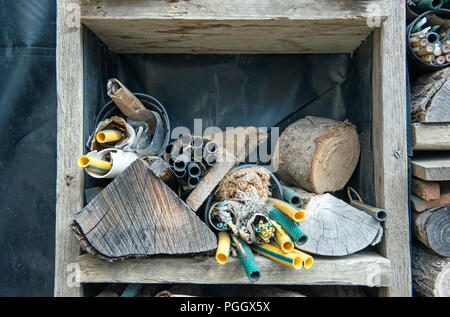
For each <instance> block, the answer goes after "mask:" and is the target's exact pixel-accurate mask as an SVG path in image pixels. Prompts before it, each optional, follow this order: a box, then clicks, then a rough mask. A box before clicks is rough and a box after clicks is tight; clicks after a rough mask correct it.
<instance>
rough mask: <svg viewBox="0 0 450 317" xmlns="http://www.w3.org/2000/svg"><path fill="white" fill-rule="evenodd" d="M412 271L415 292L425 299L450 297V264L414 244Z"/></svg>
mask: <svg viewBox="0 0 450 317" xmlns="http://www.w3.org/2000/svg"><path fill="white" fill-rule="evenodd" d="M411 255H412V256H411V262H412V266H411V271H412V281H413V289H414V292H415V293H416V294H418V295H421V296H425V297H450V283H449V281H450V262H449V258H442V257H440V256H438V255H436V254H434V253H433V252H432V251H430V250H429V249H427V248H426V247H424V246H423V245H421V244H420V243H417V244H413V246H412V252H411Z"/></svg>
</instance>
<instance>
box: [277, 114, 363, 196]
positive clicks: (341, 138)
mask: <svg viewBox="0 0 450 317" xmlns="http://www.w3.org/2000/svg"><path fill="white" fill-rule="evenodd" d="M278 147H279V162H278V163H279V164H278V171H277V176H278V177H279V178H280V179H282V180H284V181H285V182H287V183H289V184H291V185H293V186H296V187H301V188H304V189H306V190H308V191H310V192H314V193H317V194H322V193H325V192H334V191H337V190H340V189H342V188H344V186H345V184H347V182H348V180H349V179H350V177H351V175H352V174H353V171H354V170H355V167H356V164H357V163H358V158H359V153H360V144H359V139H358V133H357V132H356V127H355V126H354V125H352V124H351V123H349V122H348V121H345V122H339V121H335V120H332V119H327V118H320V117H306V118H303V119H300V120H298V121H296V122H295V123H293V124H291V125H290V126H288V127H287V128H286V130H285V131H284V132H283V133H282V134H281V136H280V139H279V142H278ZM275 164H276V163H275Z"/></svg>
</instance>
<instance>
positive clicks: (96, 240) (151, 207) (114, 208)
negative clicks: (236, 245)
mask: <svg viewBox="0 0 450 317" xmlns="http://www.w3.org/2000/svg"><path fill="white" fill-rule="evenodd" d="M75 222H76V226H75V227H74V231H75V232H76V234H77V237H80V233H81V237H82V238H83V239H86V240H87V241H83V242H84V243H86V244H87V246H88V247H85V250H86V251H87V252H89V253H92V254H97V253H98V254H99V255H100V256H101V257H102V258H105V259H107V260H118V259H123V258H127V257H146V256H150V255H153V254H190V253H198V252H205V251H210V250H213V249H215V248H216V247H217V238H216V236H215V234H214V233H213V232H212V231H211V230H210V229H209V228H208V227H207V226H206V224H205V223H204V222H202V221H201V220H200V219H199V218H198V217H197V216H196V215H195V213H193V212H192V211H191V210H190V209H189V207H188V206H187V205H186V204H185V203H184V202H183V201H182V200H181V199H180V198H179V197H178V196H177V195H176V194H175V193H174V192H173V191H172V190H171V189H170V188H169V187H168V186H167V185H166V184H165V183H164V182H163V181H162V180H161V179H159V178H157V177H156V176H155V175H154V174H153V172H152V171H151V170H150V168H149V166H148V164H147V163H146V162H144V161H142V160H136V161H134V162H133V163H132V164H131V165H130V166H129V167H128V168H127V169H126V170H125V171H124V172H123V173H122V174H120V176H118V177H116V178H115V179H114V181H112V182H111V183H110V184H109V185H108V186H107V187H106V188H105V189H103V190H102V191H101V192H100V193H99V194H98V195H97V196H96V197H95V198H94V199H93V200H92V201H91V202H90V203H89V204H88V205H87V206H86V207H84V208H83V209H82V210H81V211H80V212H79V213H77V214H76V215H75ZM79 230H81V232H79ZM84 243H83V244H82V246H86V245H85V244H84Z"/></svg>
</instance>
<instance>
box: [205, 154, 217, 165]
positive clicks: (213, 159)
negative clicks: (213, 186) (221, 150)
mask: <svg viewBox="0 0 450 317" xmlns="http://www.w3.org/2000/svg"><path fill="white" fill-rule="evenodd" d="M205 162H206V164H207V165H208V166H214V165H216V163H217V155H216V154H214V153H211V154H208V155H206V157H205Z"/></svg>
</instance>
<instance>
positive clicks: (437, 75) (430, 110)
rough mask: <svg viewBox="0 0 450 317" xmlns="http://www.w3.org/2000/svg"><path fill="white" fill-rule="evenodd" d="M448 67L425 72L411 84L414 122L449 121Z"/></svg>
mask: <svg viewBox="0 0 450 317" xmlns="http://www.w3.org/2000/svg"><path fill="white" fill-rule="evenodd" d="M449 99H450V68H448V67H446V68H444V69H442V70H440V71H437V72H433V73H427V74H424V75H422V76H421V77H420V78H418V79H417V80H416V81H415V82H414V83H413V84H412V85H411V100H412V103H413V104H412V115H413V120H414V121H415V122H427V123H430V122H450V102H448V101H449Z"/></svg>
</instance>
